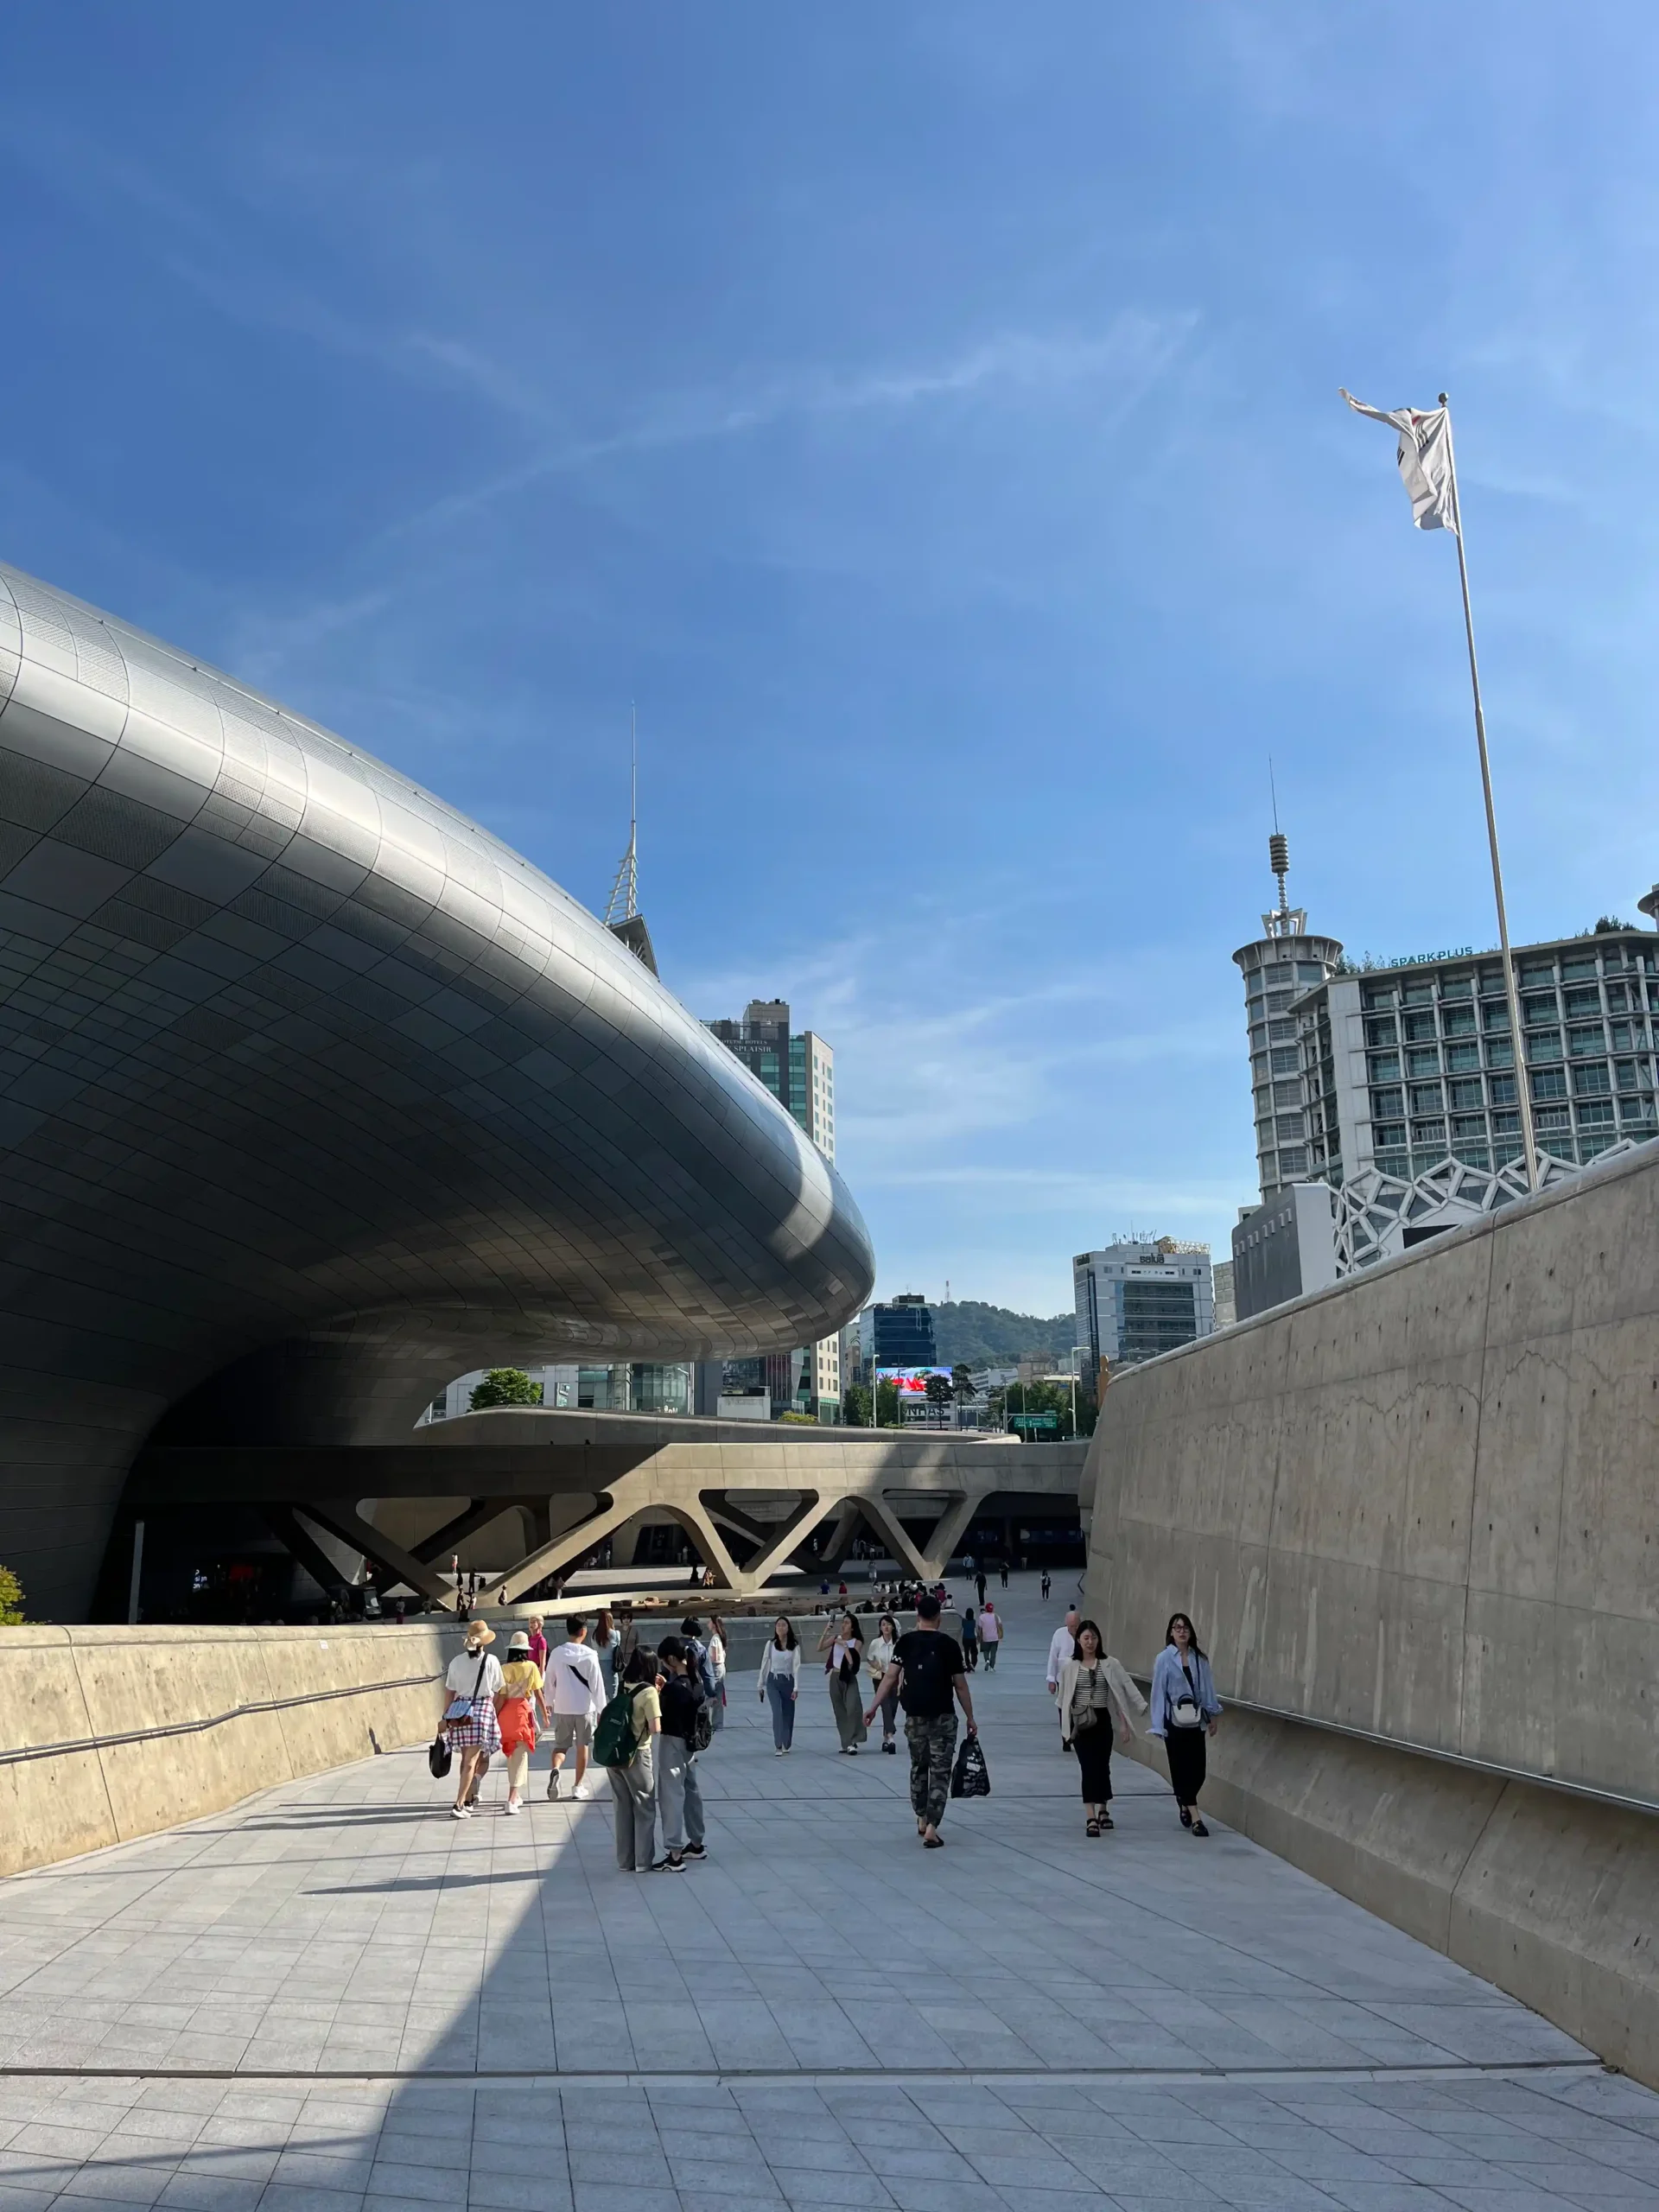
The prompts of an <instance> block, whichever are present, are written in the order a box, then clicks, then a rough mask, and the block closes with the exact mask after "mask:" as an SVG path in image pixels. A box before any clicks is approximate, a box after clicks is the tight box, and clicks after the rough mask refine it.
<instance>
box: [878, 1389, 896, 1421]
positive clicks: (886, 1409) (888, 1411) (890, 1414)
mask: <svg viewBox="0 0 1659 2212" xmlns="http://www.w3.org/2000/svg"><path fill="white" fill-rule="evenodd" d="M875 1411H876V1418H877V1420H878V1421H880V1425H881V1427H883V1428H897V1427H898V1426H899V1385H898V1384H897V1383H877V1384H876V1386H875Z"/></svg>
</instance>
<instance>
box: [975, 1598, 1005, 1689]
mask: <svg viewBox="0 0 1659 2212" xmlns="http://www.w3.org/2000/svg"><path fill="white" fill-rule="evenodd" d="M1001 1641H1002V1617H1001V1614H1000V1613H999V1612H998V1611H997V1610H996V1607H995V1605H992V1604H990V1603H989V1601H987V1602H986V1604H985V1605H984V1607H983V1609H982V1611H981V1613H980V1616H979V1648H980V1649H981V1650H982V1652H983V1653H984V1654H985V1671H986V1673H987V1674H989V1675H994V1674H995V1672H996V1654H997V1647H998V1646H999V1645H1000V1644H1001Z"/></svg>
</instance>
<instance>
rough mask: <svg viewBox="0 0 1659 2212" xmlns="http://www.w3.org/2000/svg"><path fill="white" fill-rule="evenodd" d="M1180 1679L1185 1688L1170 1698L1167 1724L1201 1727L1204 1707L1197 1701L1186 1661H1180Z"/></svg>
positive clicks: (1174, 1726) (1181, 1726) (1173, 1726)
mask: <svg viewBox="0 0 1659 2212" xmlns="http://www.w3.org/2000/svg"><path fill="white" fill-rule="evenodd" d="M1181 1680H1182V1681H1184V1682H1185V1684H1186V1688H1185V1691H1184V1692H1183V1693H1182V1694H1181V1695H1180V1696H1179V1697H1176V1698H1172V1699H1171V1700H1170V1705H1169V1725H1170V1726H1171V1727H1172V1728H1202V1727H1203V1726H1204V1707H1202V1706H1201V1705H1200V1704H1199V1703H1198V1691H1197V1690H1196V1689H1195V1688H1193V1683H1192V1675H1189V1674H1188V1673H1187V1671H1186V1662H1185V1659H1183V1660H1182V1662H1181Z"/></svg>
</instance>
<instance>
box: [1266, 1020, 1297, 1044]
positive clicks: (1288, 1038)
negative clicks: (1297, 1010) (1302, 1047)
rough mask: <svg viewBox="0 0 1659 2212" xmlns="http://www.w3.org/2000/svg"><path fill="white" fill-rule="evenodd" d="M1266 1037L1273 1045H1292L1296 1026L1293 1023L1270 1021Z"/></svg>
mask: <svg viewBox="0 0 1659 2212" xmlns="http://www.w3.org/2000/svg"><path fill="white" fill-rule="evenodd" d="M1268 1036H1269V1037H1270V1038H1271V1039H1272V1040H1273V1042H1274V1044H1275V1045H1289V1044H1292V1043H1294V1039H1295V1036H1296V1025H1295V1023H1294V1021H1270V1022H1269V1023H1268Z"/></svg>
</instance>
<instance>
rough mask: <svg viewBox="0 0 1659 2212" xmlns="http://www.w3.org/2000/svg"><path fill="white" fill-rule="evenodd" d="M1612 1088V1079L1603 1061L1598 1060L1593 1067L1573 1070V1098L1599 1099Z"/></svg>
mask: <svg viewBox="0 0 1659 2212" xmlns="http://www.w3.org/2000/svg"><path fill="white" fill-rule="evenodd" d="M1612 1087H1613V1084H1612V1077H1611V1073H1610V1071H1609V1070H1608V1066H1607V1063H1606V1061H1605V1060H1598V1061H1597V1062H1596V1064H1595V1065H1594V1066H1593V1067H1588V1068H1574V1069H1573V1096H1574V1097H1575V1098H1600V1097H1603V1096H1605V1094H1606V1093H1607V1092H1608V1091H1610V1090H1611V1089H1612Z"/></svg>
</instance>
